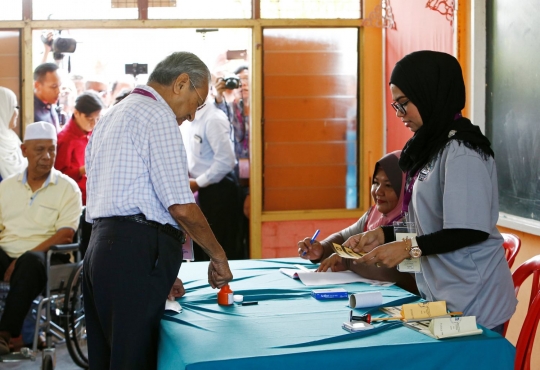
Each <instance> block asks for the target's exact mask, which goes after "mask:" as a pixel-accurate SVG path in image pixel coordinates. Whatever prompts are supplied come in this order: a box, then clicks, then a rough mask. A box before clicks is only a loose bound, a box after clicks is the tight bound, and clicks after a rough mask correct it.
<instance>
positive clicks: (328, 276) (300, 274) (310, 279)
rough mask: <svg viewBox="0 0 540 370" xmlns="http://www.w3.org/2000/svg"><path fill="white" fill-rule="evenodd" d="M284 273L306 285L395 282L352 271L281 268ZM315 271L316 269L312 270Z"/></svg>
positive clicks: (379, 284) (384, 283) (383, 283)
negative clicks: (367, 276) (371, 277)
mask: <svg viewBox="0 0 540 370" xmlns="http://www.w3.org/2000/svg"><path fill="white" fill-rule="evenodd" d="M279 271H281V272H282V273H283V274H285V275H287V276H289V277H292V278H293V279H300V280H301V281H302V283H304V285H306V286H321V285H337V284H348V283H367V284H371V285H377V286H381V285H392V284H394V283H392V282H387V281H378V280H370V279H366V278H363V277H362V276H360V275H358V274H356V273H354V272H352V271H339V272H317V273H314V272H311V271H310V272H306V271H302V270H296V269H287V268H280V269H279ZM312 271H315V270H312Z"/></svg>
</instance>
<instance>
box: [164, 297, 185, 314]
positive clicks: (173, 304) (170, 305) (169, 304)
mask: <svg viewBox="0 0 540 370" xmlns="http://www.w3.org/2000/svg"><path fill="white" fill-rule="evenodd" d="M165 311H173V312H176V313H180V312H182V306H180V303H178V302H177V301H174V300H173V301H171V300H169V299H167V300H166V301H165Z"/></svg>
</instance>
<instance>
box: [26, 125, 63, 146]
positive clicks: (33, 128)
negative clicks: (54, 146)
mask: <svg viewBox="0 0 540 370" xmlns="http://www.w3.org/2000/svg"><path fill="white" fill-rule="evenodd" d="M39 139H50V140H53V141H54V142H56V128H55V127H54V126H53V125H52V123H49V122H43V121H40V122H34V123H31V124H29V125H28V126H26V129H25V130H24V141H26V140H39Z"/></svg>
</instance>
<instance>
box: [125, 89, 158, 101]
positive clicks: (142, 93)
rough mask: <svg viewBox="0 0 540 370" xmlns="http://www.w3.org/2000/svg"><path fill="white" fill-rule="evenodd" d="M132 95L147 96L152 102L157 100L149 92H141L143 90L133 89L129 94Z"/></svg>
mask: <svg viewBox="0 0 540 370" xmlns="http://www.w3.org/2000/svg"><path fill="white" fill-rule="evenodd" d="M131 93H132V94H139V95H144V96H147V97H149V98H152V99H154V100H157V99H156V97H155V96H154V94H152V93H151V92H149V91H146V90H143V89H139V88H138V87H137V88H135V89H133V91H132V92H131Z"/></svg>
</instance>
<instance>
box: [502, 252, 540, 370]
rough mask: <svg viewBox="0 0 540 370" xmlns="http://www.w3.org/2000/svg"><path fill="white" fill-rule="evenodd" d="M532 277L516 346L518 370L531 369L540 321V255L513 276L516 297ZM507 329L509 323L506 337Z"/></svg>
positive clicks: (518, 269)
mask: <svg viewBox="0 0 540 370" xmlns="http://www.w3.org/2000/svg"><path fill="white" fill-rule="evenodd" d="M531 275H532V281H531V295H530V298H529V307H528V310H527V316H526V317H525V321H524V322H523V326H522V327H521V331H520V333H519V338H518V342H517V345H516V361H515V369H516V370H518V369H519V370H522V369H530V359H531V352H532V349H533V344H534V337H535V335H536V329H537V326H538V321H539V319H540V255H538V256H534V257H532V258H530V259H528V260H527V261H525V262H523V263H522V264H521V265H520V266H519V267H518V268H517V269H516V271H514V273H513V274H512V280H513V281H514V291H515V293H516V296H517V294H518V292H519V289H520V288H521V284H523V282H524V281H525V280H526V279H527V278H528V277H529V276H531ZM507 329H508V322H507V323H506V324H505V326H504V335H506V330H507Z"/></svg>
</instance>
